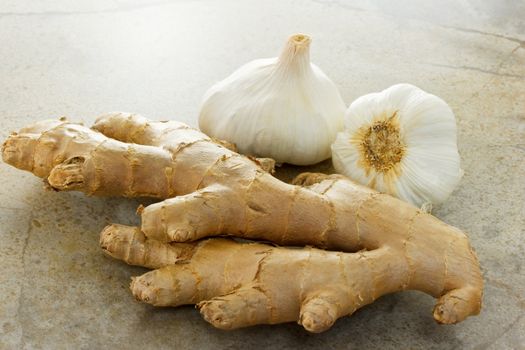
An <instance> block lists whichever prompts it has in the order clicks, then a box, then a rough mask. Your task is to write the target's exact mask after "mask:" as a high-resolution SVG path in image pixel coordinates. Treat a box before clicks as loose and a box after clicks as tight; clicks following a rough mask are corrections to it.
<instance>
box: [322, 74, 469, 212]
mask: <svg viewBox="0 0 525 350" xmlns="http://www.w3.org/2000/svg"><path fill="white" fill-rule="evenodd" d="M344 122H345V130H344V131H342V132H340V133H339V134H338V135H337V139H336V141H335V142H334V144H333V145H332V161H333V163H334V167H335V169H336V171H337V172H339V173H341V174H344V175H346V176H348V177H350V178H351V179H353V180H355V181H357V182H359V183H361V184H363V185H366V186H369V187H371V188H374V189H376V190H378V191H380V192H386V193H389V194H391V195H394V196H396V197H398V198H401V199H403V200H405V201H407V202H410V203H413V204H415V205H417V206H421V205H424V204H426V205H428V204H430V205H432V204H438V203H441V202H443V201H445V199H447V197H448V196H449V195H450V194H451V193H452V191H453V190H454V188H455V187H456V186H457V185H458V183H459V181H460V179H461V177H462V175H463V171H462V170H461V168H460V158H459V154H458V149H457V144H456V120H455V117H454V113H453V112H452V110H451V109H450V107H449V106H448V105H447V104H446V103H445V102H444V101H443V100H442V99H440V98H439V97H437V96H434V95H431V94H429V93H426V92H424V91H423V90H421V89H419V88H417V87H415V86H413V85H409V84H398V85H394V86H391V87H390V88H388V89H386V90H383V91H381V92H379V93H372V94H368V95H365V96H362V97H360V98H358V99H357V100H355V101H354V102H353V103H352V104H351V105H350V107H349V108H348V110H347V111H346V114H345V118H344Z"/></svg>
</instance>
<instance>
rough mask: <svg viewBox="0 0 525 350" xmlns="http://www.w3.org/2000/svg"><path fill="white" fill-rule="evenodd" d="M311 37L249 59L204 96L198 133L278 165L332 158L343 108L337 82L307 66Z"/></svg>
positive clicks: (292, 40) (295, 39) (295, 38)
mask: <svg viewBox="0 0 525 350" xmlns="http://www.w3.org/2000/svg"><path fill="white" fill-rule="evenodd" d="M310 42H311V40H310V38H309V37H308V36H306V35H304V34H296V35H293V36H291V37H290V38H289V39H288V42H287V43H286V45H285V47H284V49H283V51H282V53H281V55H280V56H279V57H276V58H268V59H259V60H255V61H252V62H250V63H248V64H246V65H244V66H242V67H241V68H239V69H238V70H237V71H235V72H234V73H233V74H232V75H230V76H229V77H228V78H226V79H225V80H223V81H221V82H219V83H217V84H215V85H214V86H213V87H211V88H210V89H209V90H208V91H207V92H206V94H205V96H204V100H203V103H202V106H201V111H200V116H199V127H200V129H201V130H202V131H203V132H205V133H206V134H208V135H209V136H212V137H216V138H219V139H223V140H226V141H229V142H233V143H235V145H236V146H237V148H238V150H239V152H240V153H244V154H247V155H254V156H257V157H269V158H273V159H275V161H276V162H278V163H290V164H296V165H308V164H315V163H318V162H320V161H322V160H325V159H327V158H330V155H331V151H330V145H331V144H332V142H333V141H334V140H335V137H336V135H337V132H338V131H340V130H342V127H343V116H344V112H345V109H346V106H345V104H344V102H343V100H342V98H341V95H340V94H339V91H338V90H337V87H336V86H335V84H334V83H333V82H332V81H331V80H330V79H329V78H328V77H327V76H326V75H325V74H324V73H323V72H322V71H321V70H320V69H319V68H318V67H317V66H316V65H314V64H312V63H311V62H310V53H309V51H310Z"/></svg>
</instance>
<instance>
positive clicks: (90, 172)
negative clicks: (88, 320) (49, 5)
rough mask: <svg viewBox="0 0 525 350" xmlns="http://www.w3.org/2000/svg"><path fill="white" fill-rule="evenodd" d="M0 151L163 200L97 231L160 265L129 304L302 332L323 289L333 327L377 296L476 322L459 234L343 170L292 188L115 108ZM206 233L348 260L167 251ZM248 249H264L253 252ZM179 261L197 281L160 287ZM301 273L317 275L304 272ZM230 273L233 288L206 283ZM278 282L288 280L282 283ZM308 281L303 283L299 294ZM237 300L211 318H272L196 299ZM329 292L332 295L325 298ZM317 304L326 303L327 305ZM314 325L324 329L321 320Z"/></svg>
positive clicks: (478, 293) (102, 191)
mask: <svg viewBox="0 0 525 350" xmlns="http://www.w3.org/2000/svg"><path fill="white" fill-rule="evenodd" d="M2 154H3V159H4V161H5V162H6V163H9V164H11V165H13V166H15V167H17V168H19V169H23V170H27V171H31V172H33V173H34V174H35V175H37V176H40V177H42V178H44V179H45V181H46V183H47V184H48V185H49V186H50V187H51V188H53V189H55V190H58V191H62V190H78V191H82V192H85V193H87V194H90V195H112V196H125V197H138V196H149V197H155V198H161V199H165V200H164V201H161V202H159V203H155V204H152V205H150V206H148V207H146V208H143V209H141V210H140V212H141V217H142V225H141V228H140V230H139V229H134V228H121V229H120V231H122V232H120V231H119V230H117V229H115V228H118V227H120V226H110V228H108V229H106V230H105V231H104V232H103V237H105V238H103V239H102V242H104V243H103V246H104V247H105V249H106V250H107V251H108V252H110V254H112V255H114V256H116V257H118V258H120V259H122V260H124V261H126V262H128V263H131V264H138V265H145V266H150V267H153V268H158V267H162V268H161V269H160V270H155V272H151V273H150V274H152V275H147V276H153V275H155V276H158V277H159V278H158V279H157V280H156V282H155V283H152V284H151V285H150V286H149V287H151V288H150V289H144V290H148V292H144V293H143V292H139V290H141V289H140V288H143V287H140V286H141V284H137V283H139V281H143V280H144V278H146V277H141V278H139V279H136V280H135V282H134V283H133V286H132V289H133V292H134V294H135V296H136V297H137V298H139V299H141V300H144V301H146V302H150V301H151V300H153V299H152V293H153V294H155V295H157V294H158V295H162V296H163V297H165V298H167V300H170V302H169V303H162V302H156V301H155V302H152V303H153V304H158V305H180V304H185V303H197V302H199V303H200V304H199V305H201V311H202V310H203V309H204V311H203V313H204V315H205V318H206V319H207V320H209V321H210V322H212V323H213V324H214V325H216V326H219V327H222V328H237V327H243V326H248V325H252V324H258V323H279V322H288V321H293V320H294V319H295V320H300V321H301V322H302V324H303V325H304V326H305V327H306V328H307V329H309V330H312V331H318V330H324V329H326V327H325V326H311V325H309V326H306V325H305V323H304V320H302V319H301V317H302V316H301V315H303V313H301V312H300V310H302V308H303V307H304V304H305V303H306V304H308V300H310V299H308V298H312V296H311V295H310V294H309V292H311V293H314V294H316V293H317V294H320V295H323V297H322V298H321V299H315V301H314V302H313V303H314V304H315V305H324V306H323V307H322V308H324V309H326V310H329V311H326V312H328V313H329V314H330V315H331V316H330V317H331V318H333V319H334V320H335V319H336V318H337V317H340V316H342V315H344V314H345V313H346V314H349V313H350V312H351V311H352V310H353V308H354V307H355V308H358V307H360V306H362V305H365V304H367V303H370V302H372V301H373V300H375V299H376V298H378V297H379V296H381V295H383V294H386V293H391V292H394V291H400V290H407V289H412V290H420V291H423V292H425V293H428V294H430V295H432V296H433V297H435V298H438V302H437V305H436V306H435V308H434V318H435V319H436V321H438V322H440V323H455V322H459V321H461V320H463V319H465V318H466V317H467V316H469V315H474V314H477V313H478V312H479V310H480V307H481V297H482V289H483V281H482V278H481V273H480V269H479V264H478V261H477V258H476V256H475V254H474V252H473V250H472V248H471V246H470V244H469V242H468V238H467V237H466V235H465V234H464V233H463V232H461V231H460V230H458V229H457V228H454V227H452V226H449V225H447V224H445V223H443V222H441V221H439V220H438V219H436V218H435V217H433V216H432V215H429V214H427V213H424V212H422V211H421V210H419V209H417V208H416V207H413V206H412V205H410V204H407V203H405V202H402V201H400V200H398V199H396V198H393V197H391V196H389V195H386V194H382V193H378V192H376V191H374V190H371V189H369V188H366V187H363V186H360V185H357V184H355V183H353V182H352V181H350V180H349V179H347V178H345V177H344V176H341V175H325V174H311V173H305V174H302V175H299V176H298V177H297V178H296V180H295V181H294V183H295V184H294V185H291V184H286V183H284V182H282V181H280V180H278V179H276V178H274V177H273V176H272V175H271V174H269V173H268V172H267V171H265V170H264V169H263V168H262V165H265V164H267V163H266V162H265V161H259V160H256V159H249V158H247V157H245V156H242V155H239V154H237V153H235V152H234V151H233V150H231V149H229V148H227V147H225V146H224V145H221V144H220V143H218V142H215V141H214V140H212V139H210V138H209V137H208V136H206V135H204V134H203V133H201V132H200V131H198V130H195V129H192V128H190V127H188V126H187V125H185V124H182V123H178V122H174V121H169V122H152V121H149V120H147V119H145V118H143V117H140V116H136V115H130V114H123V113H115V114H109V115H105V116H102V117H101V118H99V119H98V121H97V122H96V123H95V125H94V126H93V127H92V129H89V128H87V127H84V126H81V125H77V124H72V123H68V122H65V121H44V122H40V123H37V124H35V125H33V126H30V127H27V128H24V129H22V130H20V132H19V133H16V134H13V135H11V136H10V137H9V138H8V139H7V140H6V142H5V143H4V146H3V150H2ZM112 231H119V233H115V236H114V237H116V238H115V239H116V241H115V242H114V243H111V239H110V238H108V237H107V235H109V233H111V232H112ZM128 231H129V232H128ZM126 232H127V233H126ZM130 232H133V235H134V237H135V238H133V237H131V236H130V235H131V233H130ZM216 235H233V236H237V237H242V238H248V239H255V240H266V241H272V242H275V243H277V244H281V245H313V246H316V247H318V248H324V249H331V250H338V251H343V252H345V253H336V252H325V251H320V250H316V249H310V248H304V249H303V250H301V249H286V248H272V247H269V246H266V245H261V244H253V245H250V244H239V243H233V242H230V241H227V240H223V239H221V240H214V239H211V240H206V241H204V243H178V244H174V243H171V244H170V243H169V242H189V241H195V240H198V239H201V238H205V237H209V236H216ZM108 242H109V243H108ZM110 243H111V244H110ZM108 247H113V248H108ZM206 247H207V248H206ZM259 251H268V252H270V253H264V254H262V253H261V254H256V253H257V252H259ZM119 252H120V253H119ZM133 252H135V253H133ZM133 254H136V255H137V256H134V255H133ZM252 255H255V256H252ZM259 255H262V256H259ZM265 255H268V258H267V259H268V264H266V259H264V260H261V259H262V258H263V257H264V256H265ZM228 256H229V257H230V258H227V257H228ZM141 259H142V260H141ZM224 259H226V260H224ZM179 261H185V262H189V263H188V264H184V265H188V266H186V268H187V269H190V270H194V272H195V271H197V273H196V275H195V276H200V277H198V278H197V277H196V278H194V279H187V280H184V281H183V282H180V281H179V282H180V283H183V284H181V285H180V289H178V291H179V292H181V293H183V294H181V295H179V294H178V293H179V292H178V291H177V290H167V289H166V288H164V287H163V286H165V285H167V284H168V283H171V282H169V281H175V280H174V279H173V278H175V277H169V276H168V275H169V274H168V273H164V272H163V271H168V272H169V271H172V270H173V271H179V270H183V269H184V268H182V267H181V266H179V265H180V264H178V263H177V262H179ZM336 261H337V263H336ZM221 262H224V264H222V265H221ZM331 264H335V265H338V267H335V266H333V265H331ZM165 265H169V266H165ZM303 265H304V266H303ZM163 266H165V267H163ZM220 266H222V270H221V267H220ZM228 266H235V268H231V267H228ZM241 266H242V268H241ZM265 266H267V267H265ZM299 266H301V268H299ZM214 269H218V270H214ZM266 269H268V270H266ZM207 270H209V272H208V271H207ZM212 270H213V271H216V272H213V271H212ZM253 270H255V271H259V273H262V272H264V276H265V278H264V279H258V278H256V277H257V276H255V277H254V275H251V274H250V273H251V272H250V271H253ZM300 271H303V272H304V274H300V273H299V272H300ZM311 271H313V272H315V271H317V272H316V273H315V274H314V275H310V272H311ZM161 272H162V273H161ZM215 273H216V275H215ZM235 274H238V275H239V276H237V277H235V278H238V281H239V283H237V284H236V283H233V282H232V283H231V284H228V283H225V284H224V286H219V287H217V284H221V283H223V281H224V280H225V278H226V279H227V278H234V276H233V275H235ZM145 276H146V275H145ZM162 276H165V278H166V281H165V282H163V280H162V279H163V278H164V277H162ZM214 276H215V277H214ZM220 276H223V278H222V277H220ZM170 278H171V279H170ZM316 278H318V279H319V281H320V282H319V283H317V282H315V279H316ZM282 281H288V282H287V284H286V285H281V284H280V283H282ZM306 281H311V282H308V283H307V284H308V288H307V289H308V290H306V289H305V288H306V285H305V284H304V283H306ZM253 284H256V285H258V286H259V287H258V288H262V290H264V291H275V293H281V294H282V296H281V297H275V296H274V295H273V294H271V293H270V294H271V295H269V294H268V295H266V296H265V298H267V300H266V299H265V300H266V301H261V300H262V299H261V298H263V297H262V296H261V295H259V294H257V292H254V291H250V292H249V293H248V292H246V293H245V289H246V288H252V286H253ZM332 284H333V285H335V286H337V288H336V289H337V290H339V289H341V288H342V289H348V290H345V291H344V293H346V294H344V293H343V294H337V293H336V294H337V297H336V296H333V295H331V293H332V292H331V291H330V286H331V285H332ZM139 287H140V288H139ZM325 287H326V289H325ZM208 289H209V290H208ZM241 289H242V290H241ZM241 292H242V293H241ZM191 293H194V295H189V294H191ZM237 293H239V294H242V295H243V297H242V298H236V297H235V298H234V300H235V302H234V303H232V304H230V303H222V304H220V305H221V312H223V313H231V314H232V315H233V314H235V313H236V312H237V311H236V309H235V308H239V305H240V304H242V305H249V306H250V307H252V306H253V307H254V308H259V307H262V306H261V305H263V304H264V303H266V304H264V305H266V306H267V307H268V308H269V309H271V310H272V311H271V315H270V316H271V317H269V318H265V317H266V316H268V315H266V316H264V317H263V316H259V315H257V317H255V316H254V318H253V319H251V318H250V319H249V320H248V319H245V318H246V317H248V316H247V315H242V316H238V317H240V319H237V318H235V317H233V316H232V317H233V318H234V319H228V320H229V321H228V322H230V323H228V324H229V326H223V325H221V324H220V322H219V321H213V320H214V318H213V317H214V316H213V315H211V314H213V313H211V314H210V313H209V312H208V313H207V312H205V311H206V310H210V309H207V308H206V307H205V306H206V305H208V304H207V302H211V301H213V300H216V299H214V298H219V299H221V297H222V299H223V298H230V296H231V297H232V298H233V296H236V295H237ZM260 293H262V294H264V292H260ZM272 293H273V292H272ZM326 293H328V294H330V295H331V296H330V297H324V295H325V294H326ZM338 293H339V292H338ZM352 295H357V296H358V297H357V299H359V300H361V302H356V301H355V298H354V297H352ZM290 298H296V299H297V301H296V302H295V303H294V302H293V301H292V300H291V299H290ZM222 299H221V300H222ZM263 299H264V298H263ZM325 299H326V300H328V299H329V300H332V301H333V302H334V303H335V304H337V305H338V306H337V310H338V311H334V309H333V307H332V306H329V305H328V304H329V303H327V302H326V300H325ZM241 300H242V301H241ZM279 300H286V301H287V302H288V303H290V304H292V305H290V306H288V305H283V304H284V302H279ZM321 300H324V301H321ZM239 303H240V304H239ZM259 303H262V304H259ZM211 305H217V304H216V303H211ZM342 305H348V306H345V307H343V306H342ZM229 307H231V308H232V309H229ZM339 308H341V310H339ZM261 312H262V311H261ZM294 312H295V316H293V317H292V313H294ZM323 312H324V311H323ZM210 315H211V316H210ZM221 317H222V316H221ZM221 317H219V319H220V318H221ZM243 317H245V318H244V319H243ZM250 317H251V316H250ZM318 321H319V320H316V321H308V322H310V323H311V322H314V323H315V322H318ZM321 321H322V322H321ZM321 321H319V322H321V323H322V324H323V325H324V324H328V326H329V325H330V324H331V323H330V322H328V321H327V320H326V319H323V320H321Z"/></svg>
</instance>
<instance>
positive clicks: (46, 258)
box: [0, 0, 525, 349]
mask: <svg viewBox="0 0 525 350" xmlns="http://www.w3.org/2000/svg"><path fill="white" fill-rule="evenodd" d="M296 31H302V32H305V33H308V34H310V35H311V36H312V37H313V43H312V59H313V61H314V62H316V63H317V64H318V65H319V66H321V67H322V68H323V70H324V71H325V72H326V73H327V74H328V75H329V76H330V77H332V78H333V80H334V81H335V82H336V84H337V85H338V86H339V87H340V89H341V93H342V95H343V97H344V99H345V101H346V102H347V103H350V102H351V101H352V100H353V99H355V98H356V97H358V96H359V95H362V94H365V93H368V92H372V91H377V90H382V89H383V88H385V87H387V86H389V85H391V84H394V83H398V82H409V83H412V84H415V85H418V86H420V87H421V88H423V89H425V90H427V91H429V92H432V93H434V94H437V95H439V96H441V97H442V98H444V99H445V100H446V101H448V102H449V103H450V105H451V106H452V108H453V109H454V111H455V112H456V115H457V118H458V127H459V148H460V152H461V156H462V159H463V167H464V169H465V176H464V179H463V181H462V183H461V186H460V187H459V189H458V190H457V191H455V193H454V194H453V195H452V197H451V198H450V199H449V200H448V201H447V202H446V203H444V204H443V205H442V206H441V207H439V208H437V209H436V210H435V214H436V215H437V216H438V217H440V218H441V219H443V220H444V221H446V222H448V223H450V224H453V225H457V226H459V227H461V228H462V229H464V230H466V231H467V232H469V234H470V238H471V240H472V244H473V245H474V247H475V248H476V250H477V252H478V255H479V257H480V260H481V264H482V266H483V271H484V277H485V281H486V289H485V297H484V308H483V311H482V313H481V315H479V316H478V317H473V318H469V319H468V320H467V321H465V322H463V323H461V324H458V325H455V326H439V325H437V324H435V323H434V321H433V320H432V315H431V309H432V306H433V300H431V298H430V297H428V296H426V295H423V294H420V293H415V292H406V293H400V294H396V295H390V296H387V297H384V298H381V299H380V300H379V301H377V302H376V303H375V304H373V305H371V306H368V307H366V308H364V309H362V310H360V311H359V312H357V313H356V314H355V315H354V316H352V317H349V318H346V319H342V320H339V321H338V322H337V324H336V325H335V326H334V327H333V328H332V329H331V330H330V331H328V332H326V333H323V334H321V335H310V334H307V333H306V332H305V331H304V330H303V329H302V328H301V327H298V326H297V325H294V324H288V325H280V326H273V327H269V326H263V327H254V328H250V329H245V330H240V331H234V332H223V331H219V330H215V329H213V328H212V327H210V326H209V325H208V324H207V323H205V322H204V321H203V320H201V318H200V316H199V315H198V313H197V312H196V311H195V310H194V309H193V308H192V307H184V308H179V309H154V308H152V307H150V306H148V305H143V304H139V303H137V302H135V301H134V300H133V298H132V296H131V295H130V293H129V291H128V284H129V278H130V276H132V275H136V274H140V273H142V272H143V270H142V269H140V268H133V267H128V266H125V265H123V264H122V263H119V262H117V261H113V260H110V259H107V258H105V257H104V256H103V255H102V252H101V250H100V249H99V247H98V233H99V231H100V230H101V229H102V227H103V226H104V225H105V224H107V223H109V222H118V223H137V217H136V216H135V215H134V209H135V207H136V206H137V205H138V204H139V201H138V200H137V201H130V200H121V199H100V198H88V197H85V196H83V195H81V194H78V193H52V192H46V191H44V190H43V188H42V183H41V181H40V180H38V179H36V178H35V177H33V176H32V175H30V174H26V173H22V172H20V171H18V170H15V169H14V168H11V167H8V166H7V165H5V164H1V165H0V178H1V179H2V184H1V186H0V241H1V243H0V295H1V296H2V297H1V298H0V348H1V349H23V348H25V349H39V348H46V349H51V348H53V349H61V348H69V349H102V348H113V349H143V348H158V349H161V348H176V349H184V348H187V349H190V348H194V349H221V348H228V349H229V348H232V349H233V348H247V349H251V348H261V349H262V348H268V349H278V348H301V349H310V348H319V349H327V348H328V349H330V348H333V349H343V348H348V349H357V348H359V349H374V348H381V349H399V348H401V349H409V348H410V349H417V348H420V349H524V348H525V318H524V317H523V316H524V315H525V299H524V295H525V273H524V271H523V270H522V267H523V262H524V258H523V256H524V255H525V249H524V245H525V243H524V242H525V235H524V227H525V208H524V200H525V180H524V175H525V119H524V118H525V2H524V1H517V0H487V1H481V0H480V1H455V0H443V1H438V0H433V1H425V2H421V1H417V0H400V1H387V0H374V1H364V0H363V1H343V0H304V1H303V0H301V1H299V0H296V1H292V0H287V1H283V0H270V1H255V0H244V1H233V0H227V1H215V0H202V1H162V0H161V1H145V0H135V1H133V0H122V1H103V0H96V1H82V2H81V1H66V0H55V1H54V0H45V1H38V2H37V1H31V0H20V1H11V2H5V1H4V2H2V3H1V4H0V37H1V42H0V122H1V125H2V128H1V129H0V138H1V139H4V138H5V137H6V136H7V135H8V133H9V132H10V131H12V130H15V129H18V128H20V127H22V126H24V125H26V124H28V123H31V122H33V121H36V120H39V119H42V118H49V117H57V116H62V115H67V116H69V117H70V118H71V119H75V120H83V121H84V122H86V123H91V122H93V120H94V117H95V116H96V115H97V114H100V113H102V112H106V111H113V110H125V111H133V112H139V113H142V114H144V115H147V116H149V117H151V118H158V119H166V118H173V119H178V120H181V121H185V122H188V123H190V124H193V125H196V122H197V112H198V106H199V102H200V99H201V97H202V94H203V93H204V91H205V90H206V89H207V88H208V87H209V86H210V85H211V84H212V83H213V82H215V81H217V80H219V79H221V78H223V77H225V76H226V75H227V74H229V73H230V72H232V70H233V69H235V68H237V67H238V66H239V65H241V64H242V63H245V62H247V61H249V60H251V59H253V58H258V57H267V56H273V55H276V54H277V53H278V52H279V50H280V48H281V46H282V45H283V43H284V40H285V39H286V37H287V36H288V35H289V34H292V33H294V32H296ZM317 169H325V170H330V164H329V162H326V163H324V164H321V165H320V166H318V167H317ZM298 171H299V170H298V169H296V168H286V169H283V170H281V171H280V174H279V176H281V177H283V178H289V177H290V176H291V174H294V173H297V172H298Z"/></svg>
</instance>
